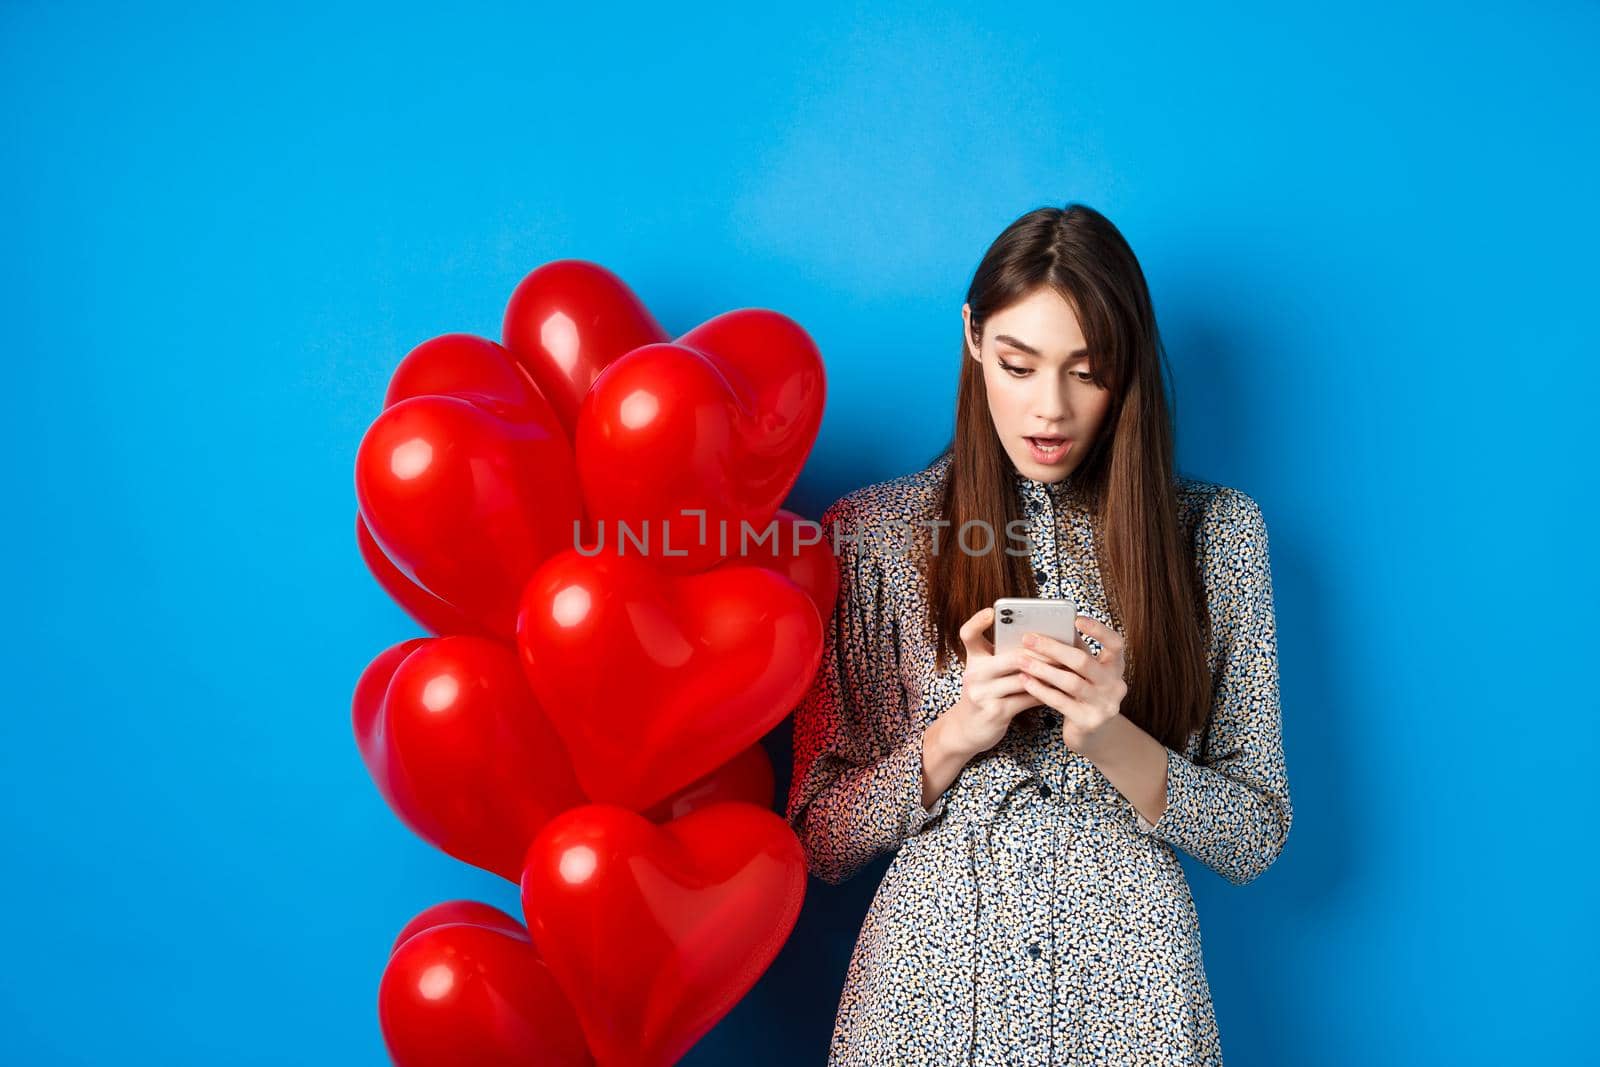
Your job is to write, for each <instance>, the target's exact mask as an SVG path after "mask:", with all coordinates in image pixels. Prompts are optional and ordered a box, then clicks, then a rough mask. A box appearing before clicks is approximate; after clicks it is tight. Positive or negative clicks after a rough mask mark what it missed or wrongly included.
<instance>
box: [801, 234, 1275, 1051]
mask: <svg viewBox="0 0 1600 1067" xmlns="http://www.w3.org/2000/svg"><path fill="white" fill-rule="evenodd" d="M961 313H962V319H963V324H964V327H965V329H964V337H963V342H962V364H961V366H962V369H961V375H960V384H959V393H958V396H957V400H956V425H955V433H954V436H953V438H952V440H951V441H950V443H949V445H948V446H947V447H946V448H945V450H944V451H943V452H942V453H941V454H940V455H939V456H938V457H937V458H935V459H934V460H933V462H932V463H931V464H930V465H929V466H928V467H926V468H925V469H923V470H921V471H917V472H914V473H912V474H907V475H904V476H901V477H899V478H895V479H893V480H890V481H886V482H882V483H879V484H877V485H871V486H868V487H866V488H864V489H859V490H856V491H854V492H852V493H850V494H848V495H846V496H845V497H844V498H843V499H841V500H839V501H838V502H836V503H835V504H833V505H832V506H831V507H830V508H828V510H827V513H826V514H825V515H824V516H823V520H822V525H823V528H824V530H825V531H826V532H827V533H828V535H829V536H830V537H832V538H833V539H834V540H833V543H834V546H835V550H836V552H837V553H838V555H839V564H840V568H839V569H840V583H841V584H840V595H839V601H838V607H837V608H836V610H835V613H834V616H833V619H832V622H831V625H830V627H829V629H828V634H827V639H826V644H825V648H824V655H823V661H822V666H821V668H820V669H819V671H818V673H817V676H816V680H815V682H814V684H813V686H812V689H811V691H810V693H809V694H808V696H807V697H806V699H805V701H804V703H803V705H802V706H801V707H800V708H799V709H797V710H796V712H795V731H794V743H795V765H794V780H793V785H792V786H791V790H790V794H789V802H788V819H789V821H790V823H791V824H792V825H793V826H794V828H795V831H796V832H797V833H798V834H799V836H800V838H801V840H802V842H803V843H804V845H805V850H806V855H807V860H808V863H809V864H810V867H811V870H812V872H813V873H814V874H816V875H817V877H819V878H821V879H823V880H824V881H827V882H830V883H833V884H838V883H840V882H843V881H844V880H846V879H847V878H849V877H851V876H852V875H853V874H854V873H855V872H857V871H858V870H860V869H861V867H863V866H864V865H865V864H867V863H868V862H870V861H871V860H873V859H875V858H877V857H878V856H880V855H883V854H885V853H887V852H889V851H891V850H893V851H894V852H895V857H894V860H893V862H892V863H891V864H890V865H889V868H888V871H887V872H886V873H885V874H884V877H883V880H882V882H881V883H880V884H879V886H878V890H877V893H876V895H875V896H874V898H873V901H872V905H871V907H870V909H869V910H868V912H867V916H866V919H865V921H864V923H863V925H862V929H861V932H860V935H859V937H858V939H857V941H856V946H855V951H854V954H853V955H852V958H851V961H850V965H849V969H848V972H847V976H846V981H845V988H844V991H843V994H842V996H841V998H840V1003H839V1009H838V1015H837V1017H836V1019H835V1025H834V1033H833V1041H832V1048H831V1051H830V1054H829V1059H828V1062H829V1064H832V1065H836V1067H842V1065H856V1064H861V1065H872V1067H879V1065H884V1064H945V1063H969V1062H970V1063H978V1064H996V1065H999V1064H1013V1063H1026V1064H1030V1065H1032V1064H1056V1063H1086V1062H1115V1063H1132V1062H1140V1063H1145V1062H1149V1063H1163V1064H1166V1063H1206V1064H1218V1063H1221V1060H1222V1054H1221V1045H1220V1041H1219V1038H1218V1035H1217V1028H1216V1020H1215V1016H1214V1014H1213V1011H1212V1004H1211V995H1210V989H1209V986H1208V985H1207V981H1206V975H1205V967H1204V963H1203V961H1202V957H1201V942H1200V930H1199V925H1198V919H1197V916H1196V914H1195V908H1194V902H1193V899H1192V898H1191V896H1190V892H1189V885H1188V882H1187V880H1186V878H1185V875H1184V871H1183V868H1182V866H1181V865H1180V863H1179V861H1178V857H1177V851H1176V850H1179V849H1181V850H1183V851H1184V852H1187V853H1188V854H1189V855H1191V856H1193V857H1195V858H1196V859H1198V860H1200V861H1201V862H1203V863H1205V864H1206V865H1207V866H1209V867H1210V868H1212V869H1213V870H1215V871H1216V872H1217V873H1219V874H1221V875H1222V876H1223V877H1225V878H1227V879H1228V880H1229V881H1231V882H1233V883H1235V884H1238V885H1243V884H1245V883H1246V882H1249V881H1250V880H1252V879H1253V878H1255V877H1256V876H1258V875H1259V874H1260V873H1261V872H1262V871H1264V870H1265V869H1266V868H1267V867H1268V866H1269V865H1270V864H1271V863H1272V862H1273V860H1275V859H1276V858H1277V856H1278V854H1279V852H1280V851H1281V850H1282V848H1283V844H1284V840H1285V838H1287V836H1288V834H1289V825H1290V822H1291V818H1292V813H1291V808H1290V803H1289V790H1288V782H1287V776H1286V772H1285V767H1284V759H1283V750H1282V742H1281V738H1280V713H1279V703H1278V669H1277V640H1276V630H1275V624H1274V615H1273V604H1272V585H1271V571H1270V566H1269V562H1268V554H1267V532H1266V528H1265V525H1264V523H1263V520H1262V515H1261V511H1260V509H1259V507H1258V506H1257V505H1256V503H1255V501H1254V500H1252V499H1251V498H1250V497H1249V496H1247V495H1246V494H1244V493H1243V492H1240V491H1239V490H1237V489H1231V488H1227V487H1225V486H1221V485H1217V484H1214V483H1210V482H1205V481H1200V480H1196V479H1191V478H1186V477H1183V476H1179V475H1176V474H1175V473H1174V468H1173V454H1172V453H1173V430H1172V426H1171V420H1170V417H1169V415H1168V410H1167V405H1166V396H1165V381H1164V378H1163V376H1162V368H1161V362H1162V349H1161V343H1160V339H1159V335H1158V333H1157V330H1156V323H1155V317H1154V313H1153V311H1152V310H1151V304H1150V297H1149V293H1148V290H1147V288H1146V286H1145V281H1144V275H1143V272H1142V271H1141V270H1140V268H1139V264H1138V261H1137V260H1136V259H1135V258H1134V255H1133V252H1132V251H1131V250H1130V249H1129V247H1128V245H1127V243H1126V242H1125V241H1124V240H1123V238H1122V235H1121V234H1120V233H1119V232H1118V231H1117V229H1116V228H1115V227H1114V226H1113V225H1112V224H1111V223H1110V222H1109V221H1108V220H1107V219H1106V218H1105V217H1104V216H1102V215H1101V214H1099V213H1098V212H1095V211H1093V210H1091V209H1089V208H1087V207H1083V206H1081V205H1070V206H1068V207H1067V208H1065V209H1056V208H1041V209H1039V210H1036V211H1032V212H1029V213H1028V214H1026V215H1024V216H1022V217H1021V218H1019V219H1018V220H1017V221H1016V222H1014V223H1012V224H1011V225H1010V226H1009V227H1008V228H1007V229H1006V230H1005V232H1004V233H1002V234H1001V235H1000V236H999V237H998V238H997V239H996V240H995V242H994V244H993V245H992V246H990V248H989V250H988V252H987V253H986V254H985V256H984V258H983V261H982V262H981V263H980V264H979V266H978V269H977V272H976V274H975V275H974V277H973V280H972V285H971V287H970V288H969V289H968V292H967V303H966V304H965V305H964V306H963V307H962V309H961ZM986 529H987V531H988V533H987V534H986V533H985V530H986ZM1018 534H1020V535H1022V537H1021V538H1020V539H1019V538H1017V537H1015V536H1013V535H1018ZM958 535H960V536H958ZM1019 540H1020V543H1019ZM986 545H988V546H989V547H990V550H988V551H982V549H983V548H984V547H985V546H986ZM1001 596H1042V597H1067V598H1071V599H1072V600H1074V601H1076V603H1077V604H1078V612H1079V618H1078V619H1077V629H1078V631H1079V633H1080V634H1081V635H1082V637H1081V640H1079V641H1077V642H1074V643H1073V644H1070V645H1069V644H1067V643H1065V642H1061V641H1055V640H1052V639H1049V638H1045V639H1043V640H1042V641H1040V642H1039V643H1038V645H1037V647H1036V648H1034V649H1024V650H1022V652H1020V653H1018V654H1016V655H1009V654H1008V655H1006V656H997V655H996V654H995V652H994V647H993V645H992V643H991V641H990V636H989V634H990V631H991V626H992V623H993V621H994V619H993V610H992V608H991V607H989V605H991V604H992V603H993V602H994V601H995V599H996V598H998V597H1001Z"/></svg>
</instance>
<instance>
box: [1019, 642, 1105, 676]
mask: <svg viewBox="0 0 1600 1067" xmlns="http://www.w3.org/2000/svg"><path fill="white" fill-rule="evenodd" d="M1028 637H1031V638H1033V640H1034V642H1035V644H1034V646H1033V647H1032V648H1031V649H1028V648H1027V646H1024V649H1025V650H1026V651H1031V652H1033V653H1034V655H1035V656H1036V657H1038V658H1039V659H1043V660H1045V661H1046V662H1054V663H1056V664H1059V665H1061V666H1064V667H1071V668H1072V669H1073V670H1075V671H1078V672H1079V673H1080V674H1081V673H1083V672H1085V671H1090V670H1093V669H1094V665H1095V664H1096V663H1098V662H1099V661H1098V660H1096V659H1095V658H1094V657H1093V656H1092V655H1090V654H1089V652H1088V650H1087V649H1082V648H1079V647H1078V646H1077V645H1069V644H1068V643H1067V642H1065V641H1062V640H1060V639H1059V638H1055V637H1051V636H1050V635H1049V634H1040V633H1030V634H1025V635H1024V638H1028ZM1035 662H1037V660H1036V661H1035Z"/></svg>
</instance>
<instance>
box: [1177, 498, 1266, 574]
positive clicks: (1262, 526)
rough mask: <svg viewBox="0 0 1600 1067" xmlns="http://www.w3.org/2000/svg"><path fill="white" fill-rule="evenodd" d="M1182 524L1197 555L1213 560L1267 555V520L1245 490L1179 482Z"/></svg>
mask: <svg viewBox="0 0 1600 1067" xmlns="http://www.w3.org/2000/svg"><path fill="white" fill-rule="evenodd" d="M1177 490H1178V512H1179V521H1180V523H1181V524H1182V526H1183V528H1184V529H1185V530H1186V531H1188V532H1189V535H1190V538H1191V543H1192V544H1193V545H1194V546H1195V549H1196V551H1197V553H1202V554H1203V555H1204V557H1205V558H1207V559H1211V560H1218V559H1233V560H1237V559H1239V558H1240V557H1246V556H1252V555H1257V554H1264V553H1265V551H1266V541H1267V524H1266V519H1265V518H1264V516H1263V515H1262V514H1261V505H1260V504H1258V503H1256V500H1255V498H1254V497H1252V496H1250V494H1248V493H1246V492H1245V491H1244V490H1242V489H1235V488H1233V487H1232V486H1227V485H1220V484H1218V483H1216V482H1209V481H1205V480H1204V479H1200V478H1179V479H1178V480H1177Z"/></svg>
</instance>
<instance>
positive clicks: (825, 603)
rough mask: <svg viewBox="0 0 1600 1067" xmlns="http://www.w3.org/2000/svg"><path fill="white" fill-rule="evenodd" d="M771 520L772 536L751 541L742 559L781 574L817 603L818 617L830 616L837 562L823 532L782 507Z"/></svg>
mask: <svg viewBox="0 0 1600 1067" xmlns="http://www.w3.org/2000/svg"><path fill="white" fill-rule="evenodd" d="M773 520H774V527H773V528H774V531H775V536H774V537H773V538H772V539H771V540H770V541H768V542H766V543H765V544H764V545H762V546H761V547H759V548H758V547H756V546H755V545H754V544H752V545H751V549H750V551H749V553H748V554H747V555H746V556H745V557H744V562H748V563H758V564H760V565H761V566H763V567H765V568H767V569H768V570H771V571H776V572H778V573H779V574H781V575H783V576H784V577H785V578H787V579H789V580H790V581H791V582H793V583H794V584H795V585H798V586H799V587H800V588H801V589H803V590H805V592H806V595H807V596H809V597H810V598H811V602H812V603H813V604H815V605H816V606H817V617H818V618H821V619H831V618H833V603H834V601H835V600H836V599H838V596H839V561H838V559H837V558H836V557H835V556H834V554H833V546H832V545H831V544H829V543H828V539H827V534H826V532H825V531H823V530H822V529H821V528H820V527H819V526H818V525H817V524H816V523H815V522H812V521H810V520H808V519H806V518H804V517H803V516H800V515H796V514H795V513H794V512H792V511H789V510H787V509H783V508H780V509H779V511H778V513H777V514H776V515H774V516H773Z"/></svg>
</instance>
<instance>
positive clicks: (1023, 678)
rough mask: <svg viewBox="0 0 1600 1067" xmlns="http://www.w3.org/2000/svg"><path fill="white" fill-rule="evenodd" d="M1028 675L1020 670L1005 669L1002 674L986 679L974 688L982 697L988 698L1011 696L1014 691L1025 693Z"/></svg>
mask: <svg viewBox="0 0 1600 1067" xmlns="http://www.w3.org/2000/svg"><path fill="white" fill-rule="evenodd" d="M1027 680H1028V676H1027V675H1025V674H1023V673H1022V672H1021V671H1007V672H1006V673H1004V674H1001V675H997V676H996V677H993V678H989V679H986V680H985V681H984V682H983V683H982V684H981V685H979V686H977V687H976V688H977V689H978V690H979V692H980V694H981V695H982V696H983V697H986V698H988V699H990V700H993V699H995V698H996V697H1006V696H1012V695H1013V694H1016V693H1025V692H1027V689H1026V688H1025V686H1026V683H1027Z"/></svg>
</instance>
